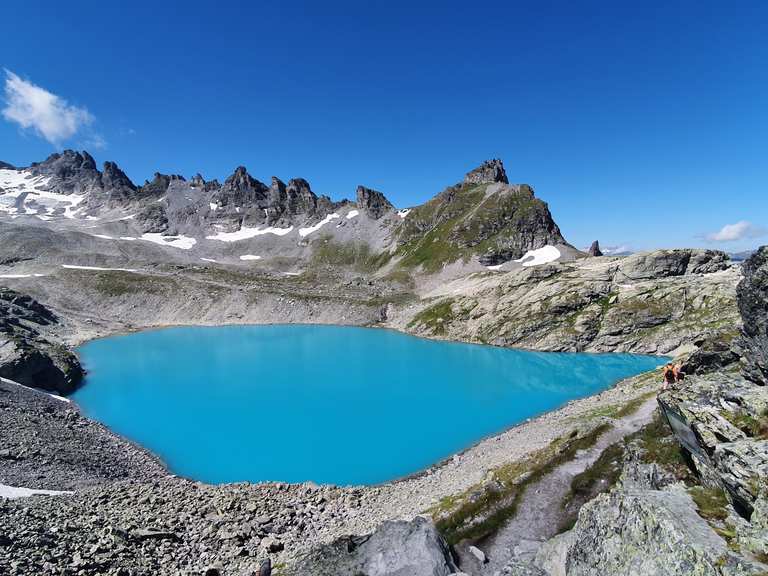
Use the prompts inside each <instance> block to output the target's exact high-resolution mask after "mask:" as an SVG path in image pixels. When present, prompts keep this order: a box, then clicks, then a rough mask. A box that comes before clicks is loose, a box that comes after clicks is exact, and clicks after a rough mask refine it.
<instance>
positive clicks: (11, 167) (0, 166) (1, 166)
mask: <svg viewBox="0 0 768 576" xmlns="http://www.w3.org/2000/svg"><path fill="white" fill-rule="evenodd" d="M0 170H16V166H14V165H13V164H9V163H8V162H3V161H2V160H0Z"/></svg>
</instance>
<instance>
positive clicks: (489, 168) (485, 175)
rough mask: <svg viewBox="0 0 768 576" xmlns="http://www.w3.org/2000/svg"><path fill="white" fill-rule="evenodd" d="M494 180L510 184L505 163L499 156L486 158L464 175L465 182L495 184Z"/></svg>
mask: <svg viewBox="0 0 768 576" xmlns="http://www.w3.org/2000/svg"><path fill="white" fill-rule="evenodd" d="M494 182H503V183H504V184H509V180H507V173H506V172H505V171H504V164H503V162H502V161H501V160H499V159H498V158H495V159H493V160H486V161H485V162H483V163H482V164H480V166H478V167H477V168H475V169H474V170H472V171H470V172H467V175H466V176H464V184H493V183H494Z"/></svg>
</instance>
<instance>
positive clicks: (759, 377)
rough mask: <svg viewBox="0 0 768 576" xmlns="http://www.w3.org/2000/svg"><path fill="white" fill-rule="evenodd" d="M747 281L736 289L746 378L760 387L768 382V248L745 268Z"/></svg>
mask: <svg viewBox="0 0 768 576" xmlns="http://www.w3.org/2000/svg"><path fill="white" fill-rule="evenodd" d="M743 270H744V279H743V280H742V281H741V282H740V283H739V286H738V288H737V289H736V293H737V298H738V303H739V311H740V312H741V317H742V320H743V322H744V333H743V335H742V337H741V339H740V346H741V348H742V356H743V360H744V376H745V377H747V378H749V379H750V380H752V381H753V382H756V383H758V384H767V383H768V246H763V247H762V248H760V249H759V250H758V251H757V252H755V253H754V254H753V255H752V256H751V257H750V258H749V259H748V260H747V261H746V262H744V265H743Z"/></svg>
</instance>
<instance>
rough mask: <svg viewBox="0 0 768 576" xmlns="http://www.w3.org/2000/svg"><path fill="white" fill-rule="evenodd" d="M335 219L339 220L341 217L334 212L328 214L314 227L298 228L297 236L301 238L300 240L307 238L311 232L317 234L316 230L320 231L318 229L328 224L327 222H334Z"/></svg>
mask: <svg viewBox="0 0 768 576" xmlns="http://www.w3.org/2000/svg"><path fill="white" fill-rule="evenodd" d="M336 218H341V216H339V215H338V214H336V212H334V213H333V214H328V216H326V217H325V218H323V219H322V220H320V222H318V223H317V224H315V225H314V226H308V227H307V228H299V236H301V237H302V238H304V237H305V236H309V235H310V234H312V232H317V231H318V230H320V228H322V227H323V226H325V225H326V224H328V222H331V221H332V220H336Z"/></svg>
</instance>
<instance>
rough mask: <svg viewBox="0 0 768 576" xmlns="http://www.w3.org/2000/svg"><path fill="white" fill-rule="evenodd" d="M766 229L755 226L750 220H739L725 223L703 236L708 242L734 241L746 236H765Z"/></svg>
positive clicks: (767, 231)
mask: <svg viewBox="0 0 768 576" xmlns="http://www.w3.org/2000/svg"><path fill="white" fill-rule="evenodd" d="M767 233H768V230H766V229H765V228H761V227H760V226H755V225H754V224H752V223H751V222H747V221H746V220H741V221H739V222H736V223H735V224H726V225H725V226H723V227H722V228H720V230H718V231H717V232H712V233H710V234H707V235H706V236H705V238H706V239H707V240H709V241H710V242H734V241H736V240H744V239H746V238H758V237H760V236H765V235H766V234H767Z"/></svg>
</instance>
